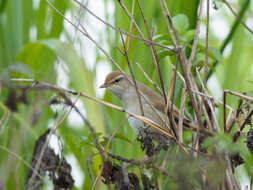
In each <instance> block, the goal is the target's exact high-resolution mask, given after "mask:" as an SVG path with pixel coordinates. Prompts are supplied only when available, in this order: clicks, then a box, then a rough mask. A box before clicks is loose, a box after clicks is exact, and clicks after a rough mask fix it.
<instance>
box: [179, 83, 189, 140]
mask: <svg viewBox="0 0 253 190" xmlns="http://www.w3.org/2000/svg"><path fill="white" fill-rule="evenodd" d="M186 95H187V94H186V87H185V86H184V87H183V89H182V96H181V105H180V110H179V116H178V117H179V120H178V132H177V133H178V141H179V142H180V143H183V120H184V107H185V99H186Z"/></svg>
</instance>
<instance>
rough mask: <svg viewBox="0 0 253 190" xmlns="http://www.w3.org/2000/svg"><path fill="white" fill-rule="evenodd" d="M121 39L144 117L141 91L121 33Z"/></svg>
mask: <svg viewBox="0 0 253 190" xmlns="http://www.w3.org/2000/svg"><path fill="white" fill-rule="evenodd" d="M120 37H121V41H122V45H123V49H124V56H125V58H126V62H127V65H128V67H129V70H130V73H131V77H132V81H133V83H134V88H135V91H136V94H137V98H138V101H139V106H140V110H141V115H142V116H144V110H143V105H142V102H141V95H140V92H139V89H138V86H137V82H136V80H135V77H134V72H133V69H132V66H131V63H130V61H129V58H128V52H127V49H126V46H125V42H124V39H123V36H122V34H121V33H120ZM144 125H145V124H144Z"/></svg>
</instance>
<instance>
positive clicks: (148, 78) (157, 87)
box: [135, 62, 163, 95]
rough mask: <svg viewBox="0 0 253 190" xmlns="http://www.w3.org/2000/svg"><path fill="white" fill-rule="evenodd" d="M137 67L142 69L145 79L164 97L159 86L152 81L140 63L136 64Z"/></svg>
mask: <svg viewBox="0 0 253 190" xmlns="http://www.w3.org/2000/svg"><path fill="white" fill-rule="evenodd" d="M135 64H136V65H137V66H138V68H139V69H140V71H141V72H142V73H143V75H144V77H145V78H146V79H147V80H148V81H149V82H150V83H151V84H152V85H153V86H154V87H155V88H156V89H157V90H158V91H159V92H160V94H161V95H162V93H163V92H162V90H161V89H160V88H159V86H158V85H157V84H156V83H155V82H154V81H152V79H151V78H150V77H149V76H148V74H147V73H146V72H145V71H144V69H143V68H142V67H141V65H140V64H139V63H138V62H136V63H135Z"/></svg>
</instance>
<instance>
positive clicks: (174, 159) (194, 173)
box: [0, 0, 253, 189]
mask: <svg viewBox="0 0 253 190" xmlns="http://www.w3.org/2000/svg"><path fill="white" fill-rule="evenodd" d="M50 2H51V3H52V5H51V6H50ZM133 2H134V8H133V15H134V16H133V17H134V20H135V22H136V24H137V25H138V26H139V28H140V30H141V31H142V32H143V35H144V36H145V38H146V39H149V40H152V41H153V42H155V43H157V44H160V46H159V45H154V50H155V52H156V53H157V60H158V61H159V66H160V70H161V75H162V79H163V81H164V87H165V92H166V93H167V92H169V90H170V89H169V87H170V86H171V85H172V83H171V82H170V81H171V79H172V78H173V73H174V72H173V67H176V68H177V69H178V72H179V73H180V74H181V75H183V76H184V77H185V75H184V71H183V67H182V66H181V65H180V64H179V63H178V62H180V60H179V58H178V52H177V51H178V49H177V51H171V50H170V49H169V48H175V44H174V41H173V40H175V39H173V37H172V36H171V35H170V34H169V32H168V28H167V27H168V26H170V24H169V19H168V17H167V16H166V15H165V17H164V15H163V13H166V9H165V7H164V6H162V5H161V4H163V3H162V2H166V5H167V7H168V11H169V13H170V14H171V20H172V22H173V24H174V27H175V31H176V33H177V34H178V40H179V43H180V44H181V45H182V47H181V48H182V49H183V50H184V51H185V56H186V58H187V59H189V58H190V57H191V52H192V49H194V43H193V41H194V38H195V37H196V36H195V35H196V32H197V21H198V10H200V2H201V1H199V0H191V1H186V0H180V1H173V0H166V1H162V0H161V1H154V0H153V1H149V2H148V3H147V1H143V0H142V1H140V7H141V8H142V9H141V10H140V8H139V6H138V2H139V1H123V0H119V1H116V0H106V1H99V2H96V3H99V4H101V7H102V9H103V12H104V15H103V19H105V20H106V21H107V22H109V23H110V24H112V25H113V26H115V27H116V29H117V28H120V29H121V30H123V31H125V32H129V31H130V32H131V34H132V35H134V36H138V38H140V36H141V35H140V34H139V32H138V29H137V27H136V26H134V24H133V22H131V21H130V19H129V18H128V16H127V14H126V13H125V11H124V10H123V8H122V6H121V4H123V5H124V6H125V7H126V8H127V10H128V11H129V12H130V13H131V12H132V6H133ZM204 2H206V1H204ZM249 2H250V1H249V0H242V1H239V0H238V1H236V3H235V4H236V5H235V8H236V9H235V10H236V11H237V12H239V15H240V17H241V18H243V19H242V20H243V21H245V20H246V19H249V20H250V19H252V18H247V17H252V10H250V6H249ZM36 3H37V5H36ZM96 3H95V2H92V1H90V2H89V3H88V4H91V5H92V6H96V5H94V4H96ZM160 3H161V4H160ZM212 3H213V5H218V7H217V8H218V10H214V7H210V9H211V10H212V11H216V12H217V13H218V12H221V13H222V14H223V15H225V17H224V18H222V19H225V22H226V23H228V24H229V33H228V34H227V36H226V37H225V38H222V39H220V38H219V37H218V36H217V35H216V32H215V30H222V29H218V28H216V27H211V26H212V25H211V24H210V30H209V40H208V43H209V44H208V45H209V48H208V51H207V52H208V57H207V60H208V62H207V63H206V57H205V56H206V50H207V49H206V44H205V40H206V37H205V36H203V35H200V39H199V40H198V43H197V44H196V56H195V57H194V59H193V62H192V67H191V73H192V76H193V78H194V80H196V84H197V85H198V87H199V89H198V90H202V82H203V81H204V77H205V64H207V86H206V91H207V92H205V91H201V92H202V93H204V94H206V96H207V95H208V96H212V97H213V99H220V100H221V99H222V97H221V96H220V95H219V94H218V93H219V91H221V92H223V90H227V89H229V90H231V91H228V92H227V95H226V104H227V105H228V106H231V107H232V108H233V109H234V110H235V111H234V112H233V114H231V112H230V110H231V109H226V112H225V117H224V115H223V113H224V112H223V111H224V110H223V109H224V108H223V105H222V104H219V103H217V102H218V101H217V102H214V101H213V100H212V101H210V102H212V104H213V105H215V107H214V109H215V118H216V119H217V120H218V129H217V130H214V129H213V130H212V135H205V134H204V133H202V132H201V130H200V136H199V139H198V137H196V136H197V135H196V134H197V133H196V131H194V130H192V129H190V130H189V129H188V130H184V131H183V134H182V138H183V144H181V146H179V144H178V143H174V144H172V145H171V146H169V149H168V150H162V151H160V152H159V153H157V152H155V155H154V156H153V157H149V158H148V159H147V160H145V158H146V157H147V156H146V155H145V154H146V153H145V151H142V149H141V145H143V142H142V143H140V142H139V141H138V140H137V136H136V134H135V133H134V132H133V131H132V129H131V128H130V126H129V124H128V123H127V121H126V120H125V114H124V113H121V112H119V111H118V110H116V109H114V108H112V107H110V106H109V107H108V106H105V105H103V104H101V103H99V102H98V101H94V100H93V101H92V100H90V99H92V98H87V97H88V96H89V97H93V98H94V97H96V96H98V93H97V92H98V91H97V86H98V85H97V84H96V83H97V81H98V77H99V76H97V75H98V74H99V72H98V70H99V67H100V66H101V65H103V66H104V65H109V66H110V67H111V68H112V69H113V70H115V69H116V67H115V65H114V64H113V63H112V60H114V61H115V62H116V63H118V65H119V66H120V67H121V68H122V70H124V71H126V72H127V73H130V72H129V68H128V66H127V61H126V58H125V57H124V56H123V55H122V54H121V53H120V51H119V50H121V51H123V49H124V48H123V45H122V39H121V36H120V32H118V31H116V30H115V29H112V28H111V27H109V26H108V25H106V24H103V23H102V25H103V28H102V30H101V31H100V30H96V29H97V28H96V27H98V25H96V22H97V21H96V22H94V23H95V24H94V23H93V21H94V20H92V19H91V18H93V17H92V16H91V15H90V14H89V13H88V12H87V11H85V7H81V6H79V4H78V3H76V1H75V0H73V1H67V0H63V1H57V0H56V1H47V0H40V1H33V0H20V1H16V0H9V1H7V0H0V41H1V43H0V93H1V96H0V155H1V156H0V171H1V172H0V187H1V185H3V187H5V189H23V188H24V187H25V186H26V185H27V182H29V179H28V178H29V176H30V175H28V173H29V172H31V170H30V169H31V168H29V166H32V168H33V169H35V168H36V161H34V159H35V158H34V156H35V152H36V151H35V150H36V148H35V147H36V144H38V140H39V139H41V138H42V137H43V134H45V132H46V131H47V129H48V128H51V129H54V128H55V129H56V128H57V130H56V135H57V137H58V139H57V138H56V139H57V140H56V141H53V140H50V143H49V144H50V146H53V147H58V149H59V152H60V153H59V155H55V153H54V152H53V153H52V150H53V149H51V148H48V147H46V149H45V150H47V151H49V152H51V154H52V155H53V156H52V157H54V159H55V160H57V163H58V164H59V163H60V164H59V167H56V166H55V165H54V167H53V170H52V168H51V170H46V169H45V168H44V169H45V171H50V172H51V174H50V175H48V176H49V177H44V175H45V171H43V170H42V169H39V172H42V174H43V176H42V177H43V178H42V184H40V185H42V186H41V188H42V189H50V187H52V186H53V183H54V182H55V181H57V180H59V176H60V175H61V174H62V173H61V171H63V170H64V169H62V165H65V167H66V168H67V170H68V175H70V172H69V171H70V170H71V169H72V177H73V180H74V181H75V182H77V183H78V181H79V185H77V183H75V184H74V187H73V189H92V188H94V189H110V188H111V189H112V188H118V189H123V188H124V187H125V186H124V185H126V184H125V181H124V180H122V179H125V178H124V177H127V178H128V179H129V184H128V188H129V189H138V188H139V189H157V188H158V186H159V187H160V189H204V188H206V187H209V188H210V189H218V188H220V189H229V184H226V182H227V181H226V180H227V178H228V177H227V175H228V174H227V175H226V172H227V173H228V172H230V174H231V176H232V177H231V176H230V177H231V179H233V180H234V181H236V182H237V183H239V181H240V180H241V178H240V175H241V173H242V171H243V172H245V173H246V175H245V179H247V180H248V179H251V176H252V164H253V157H252V152H253V151H252V142H253V139H252V129H251V127H252V112H253V111H252V110H253V106H252V103H251V102H250V101H249V100H247V101H246V99H247V98H248V99H250V97H252V93H251V92H249V91H252V81H253V74H252V62H253V57H252V55H251V54H252V50H253V45H252V44H253V38H252V34H251V33H250V32H249V31H248V30H246V29H245V27H244V26H242V25H241V24H240V23H239V21H238V19H236V18H235V17H232V16H231V13H230V12H228V11H227V10H226V8H225V7H226V4H223V3H221V2H219V1H213V2H212ZM83 6H86V4H85V3H84V4H83ZM52 7H55V8H56V9H57V10H58V11H60V12H61V13H62V14H63V15H65V16H67V17H68V18H69V17H70V16H69V15H74V16H77V19H76V17H71V18H69V19H70V20H71V22H72V23H74V25H75V26H77V27H78V28H79V29H76V28H74V26H72V25H68V24H69V23H68V22H67V21H66V20H65V21H64V18H63V16H62V15H60V14H59V13H58V12H57V11H56V10H54V9H53V8H52ZM112 7H113V11H112ZM239 8H240V10H239ZM88 9H90V8H89V6H88ZM141 11H143V14H144V15H145V21H146V22H147V26H148V28H149V30H150V31H149V32H148V31H147V30H146V26H145V22H144V20H143V17H142V12H141ZM246 11H248V12H246ZM246 13H247V14H246ZM86 14H87V15H86ZM95 14H99V12H95ZM83 15H84V16H83ZM203 15H204V19H203V20H202V21H201V23H202V26H204V27H205V26H206V24H207V19H206V13H205V12H203ZM93 19H94V18H93ZM212 19H214V18H212V17H210V22H213V20H212ZM232 22H233V23H232ZM82 23H85V24H87V26H86V25H82ZM213 23H214V22H213ZM230 23H232V24H230ZM246 23H247V22H246ZM81 26H83V27H84V28H86V27H87V28H88V32H89V33H88V35H84V34H85V32H86V31H84V30H83V27H81ZM204 27H203V28H204ZM89 28H91V29H89ZM94 28H95V29H94ZM203 28H202V27H201V30H202V29H203ZM92 29H93V30H92ZM80 30H81V31H83V32H80ZM90 31H92V32H90ZM204 31H205V30H204ZM73 33H74V35H73ZM150 34H151V36H149V35H150ZM94 36H98V37H94ZM123 36H124V37H123V40H124V43H125V45H126V46H127V48H128V58H129V60H130V63H131V65H132V67H133V71H134V75H135V78H136V80H137V81H141V82H142V83H144V84H146V85H148V86H150V87H151V88H153V89H154V90H155V88H154V87H153V86H152V84H150V82H148V80H146V79H145V77H144V74H143V71H141V70H140V69H139V67H138V66H137V64H135V63H140V65H141V67H142V68H143V70H144V71H145V72H146V73H147V75H148V76H149V77H150V79H152V80H153V81H154V82H155V83H156V84H158V86H160V80H159V75H158V72H157V70H156V67H155V64H154V63H153V62H154V58H153V57H152V54H151V53H150V49H149V48H148V47H149V44H148V43H145V42H143V40H140V39H136V38H133V37H129V36H128V35H125V34H123ZM86 39H88V40H89V42H88V41H86ZM94 40H96V42H97V44H94V43H92V41H93V42H94ZM87 47H88V48H87ZM165 47H169V48H165ZM101 48H102V51H101ZM83 49H85V50H83ZM103 50H105V52H107V54H108V55H109V56H108V55H106V54H103V53H104V52H103ZM83 52H85V53H83ZM91 52H95V54H94V57H93V58H90V54H91ZM91 59H94V60H95V61H94V62H96V63H92V66H90V65H91V64H90V60H91ZM105 62H106V63H105ZM103 72H104V71H103ZM13 78H19V79H34V80H28V81H25V80H23V81H17V80H16V81H13V80H12V81H11V79H13ZM62 78H63V79H64V80H66V81H67V82H66V83H64V82H62V81H61V80H62ZM48 84H53V85H55V86H52V85H51V86H50V85H48ZM215 86H218V87H217V88H215V89H214V87H215ZM59 87H63V88H59ZM160 87H161V86H160ZM183 88H184V83H183V82H182V80H181V79H180V77H179V76H178V75H177V76H176V79H175V84H174V88H173V93H172V94H169V95H168V96H169V97H170V98H171V99H173V102H174V104H175V105H176V107H178V108H179V107H180V105H181V100H182V95H183V93H184V92H183ZM66 89H71V90H72V91H69V90H66ZM79 92H82V93H84V94H85V95H87V97H86V98H85V97H82V95H80V94H79ZM233 92H239V96H237V94H234V93H233ZM242 92H249V93H247V94H246V95H245V96H246V97H247V98H246V99H245V98H244V99H243V95H242ZM189 93H190V92H189V90H188V92H187V96H186V101H185V110H186V111H185V113H186V114H185V115H187V117H188V116H190V117H189V118H190V119H191V120H193V119H192V118H196V110H195V109H194V107H193V106H192V105H193V102H192V100H191V97H190V96H189ZM194 96H196V97H197V95H194ZM76 97H78V100H77V99H76ZM241 98H242V99H241ZM76 100H77V103H76V102H75V101H76ZM103 100H104V101H106V102H110V103H112V104H116V105H120V103H119V101H118V100H117V99H116V97H114V96H113V95H112V94H110V93H109V92H107V91H106V92H105V94H104V96H103ZM202 101H203V102H205V103H206V102H208V101H207V99H205V100H202ZM238 102H239V103H238ZM75 103H76V104H75ZM198 103H199V107H201V109H202V106H203V105H206V104H201V103H200V101H199V102H198ZM206 107H208V106H207V105H206ZM207 111H208V113H207V114H208V115H209V116H210V115H211V113H210V112H211V110H209V109H208V110H207ZM69 113H70V115H69ZM201 113H202V112H201ZM65 117H68V119H66V118H65ZM80 118H81V120H82V123H81V127H80V126H78V124H76V123H77V122H76V120H79V119H80ZM209 119H213V118H211V116H210V118H209ZM224 119H226V120H227V125H226V126H227V128H224V124H223V122H224ZM201 121H202V123H203V124H204V125H205V127H206V128H207V130H211V129H210V128H209V126H208V124H207V122H208V121H207V117H206V115H204V113H202V115H201ZM195 122H196V119H195ZM211 122H213V120H212V121H211ZM117 128H118V131H116V129H117ZM91 129H94V130H95V131H92V130H91ZM51 132H52V133H53V130H51ZM114 132H115V134H114ZM203 134H204V135H203ZM47 135H48V138H49V139H51V138H52V139H53V138H54V137H56V135H52V136H50V135H49V131H48V133H47ZM194 139H198V143H197V144H199V146H195V145H196V144H195V143H194ZM43 142H46V141H45V139H44V141H43ZM245 142H246V143H245ZM152 143H154V142H153V141H152V140H151V146H153V144H152ZM98 144H99V146H98ZM100 146H101V147H102V148H103V150H104V151H105V152H106V151H107V152H108V154H107V153H105V152H103V154H102V153H101V152H100V153H99V147H100ZM154 146H156V144H155V145H154ZM194 148H197V149H198V151H197V152H195V151H194ZM56 149H57V148H56ZM39 150H40V151H39V152H42V150H43V148H42V149H41V148H40V149H39ZM183 150H186V152H187V153H185V152H184V151H183ZM38 157H39V156H38ZM38 157H37V158H36V159H38ZM73 157H74V160H75V161H76V163H77V164H74V162H72V161H73V159H71V158H73ZM36 159H35V160H36ZM59 160H60V161H59ZM47 161H48V160H47ZM34 162H35V164H34ZM48 162H49V161H48ZM42 163H43V158H42ZM44 163H46V161H45V162H44ZM61 164H62V165H61ZM229 164H230V165H231V167H230V166H229ZM75 165H77V166H75ZM49 166H50V164H49ZM102 168H103V169H102ZM229 169H231V171H230V170H229ZM232 170H234V171H232ZM43 172H44V173H43ZM63 173H64V172H63ZM76 173H77V175H79V178H77V177H76V175H75V174H76ZM40 174H41V173H40ZM116 174H117V175H116ZM27 176H28V177H27ZM56 176H57V177H56ZM80 176H81V177H80ZM82 176H83V177H82ZM72 177H69V178H68V179H72ZM36 179H37V178H36ZM53 179H54V180H53ZM56 179H57V180H56ZM27 180H28V181H27ZM70 181H71V184H72V180H70ZM80 181H81V183H80ZM224 181H225V182H224ZM58 182H59V181H57V183H58ZM58 185H59V184H58ZM241 186H243V189H245V186H246V185H245V184H242V185H241ZM57 187H58V188H59V186H57Z"/></svg>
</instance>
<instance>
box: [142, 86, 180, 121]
mask: <svg viewBox="0 0 253 190" xmlns="http://www.w3.org/2000/svg"><path fill="white" fill-rule="evenodd" d="M138 88H140V90H141V91H142V92H143V94H145V95H146V97H147V99H148V100H151V99H153V101H152V102H151V101H150V102H151V103H152V105H153V106H154V107H155V108H156V109H157V110H159V111H160V112H162V113H164V114H165V112H166V105H165V103H164V99H163V97H162V96H161V95H159V94H158V93H156V92H155V91H154V90H152V89H151V88H149V87H147V86H146V85H144V84H142V83H139V82H138ZM170 106H171V103H170V105H169V109H170ZM173 112H174V116H178V115H179V110H178V109H177V108H176V106H175V105H174V106H173Z"/></svg>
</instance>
